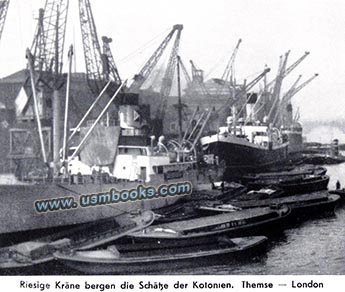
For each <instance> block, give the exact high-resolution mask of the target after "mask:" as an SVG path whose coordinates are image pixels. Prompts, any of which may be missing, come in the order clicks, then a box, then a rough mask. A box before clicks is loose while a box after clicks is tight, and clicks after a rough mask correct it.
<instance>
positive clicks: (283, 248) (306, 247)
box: [1, 163, 345, 275]
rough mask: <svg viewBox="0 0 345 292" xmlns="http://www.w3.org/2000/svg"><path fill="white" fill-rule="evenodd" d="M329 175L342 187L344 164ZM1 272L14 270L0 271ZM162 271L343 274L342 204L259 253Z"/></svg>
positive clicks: (53, 266)
mask: <svg viewBox="0 0 345 292" xmlns="http://www.w3.org/2000/svg"><path fill="white" fill-rule="evenodd" d="M326 167H327V169H328V171H327V174H328V175H329V176H330V183H329V189H334V188H335V183H336V181H337V180H339V181H340V182H341V183H342V186H344V187H345V163H343V164H339V165H332V166H326ZM1 273H2V274H8V273H10V274H13V272H9V271H2V272H1ZM14 274H24V275H25V274H34V275H37V274H46V275H51V274H55V275H73V274H74V275H75V274H79V273H78V272H75V271H73V270H69V269H66V268H64V267H63V266H62V265H60V264H59V263H57V262H53V263H50V264H48V265H47V266H43V267H40V268H30V269H26V270H25V271H20V272H18V273H17V272H14ZM164 274H207V275H216V274H218V275H221V274H223V275H224V274H225V275H241V274H246V275H293V274H295V275H296V274H298V275H303V274H313V275H326V274H328V275H338V274H340V275H345V206H343V207H338V208H337V209H336V212H335V215H334V216H331V217H326V218H320V219H312V220H308V221H304V222H303V223H301V224H299V225H297V226H295V227H293V228H290V229H287V230H285V231H284V232H283V234H281V235H279V236H277V237H275V238H274V239H272V238H271V239H270V240H269V243H268V248H267V251H266V252H262V253H261V254H260V255H259V256H256V257H253V258H249V259H248V258H247V259H245V260H243V261H242V260H240V261H237V262H232V263H228V264H222V265H205V266H203V267H199V268H195V267H193V268H192V269H183V270H174V269H171V270H167V271H164Z"/></svg>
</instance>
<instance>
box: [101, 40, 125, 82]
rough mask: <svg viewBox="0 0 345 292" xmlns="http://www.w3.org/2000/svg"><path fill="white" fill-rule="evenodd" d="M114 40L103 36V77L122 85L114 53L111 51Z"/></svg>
mask: <svg viewBox="0 0 345 292" xmlns="http://www.w3.org/2000/svg"><path fill="white" fill-rule="evenodd" d="M112 41H113V40H112V38H109V37H106V36H103V37H102V42H103V52H102V61H103V75H104V78H105V80H107V81H108V80H113V81H114V82H115V84H117V85H118V84H121V83H122V80H121V77H120V74H119V71H118V69H117V66H116V63H115V59H114V56H113V53H112V52H111V49H110V43H111V42H112Z"/></svg>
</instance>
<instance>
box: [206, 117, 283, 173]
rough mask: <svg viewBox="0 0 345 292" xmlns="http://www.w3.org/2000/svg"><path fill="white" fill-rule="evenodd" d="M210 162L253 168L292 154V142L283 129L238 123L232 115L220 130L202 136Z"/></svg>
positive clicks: (276, 161) (275, 161) (207, 161)
mask: <svg viewBox="0 0 345 292" xmlns="http://www.w3.org/2000/svg"><path fill="white" fill-rule="evenodd" d="M200 142H201V145H202V150H203V154H204V155H203V159H204V162H206V163H207V164H220V163H225V166H226V168H227V169H243V170H248V171H253V170H255V169H260V168H266V167H269V166H273V165H276V164H279V163H280V162H282V161H284V160H286V159H287V157H288V144H289V143H288V142H287V141H285V140H284V139H283V136H282V135H281V133H280V131H279V130H278V129H276V128H273V127H271V126H269V125H265V124H249V123H248V124H247V125H245V124H244V123H243V124H241V123H238V125H236V124H235V125H234V124H233V123H232V121H231V119H228V124H227V126H225V127H220V128H219V131H218V133H217V134H214V135H209V136H204V137H202V138H201V140H200Z"/></svg>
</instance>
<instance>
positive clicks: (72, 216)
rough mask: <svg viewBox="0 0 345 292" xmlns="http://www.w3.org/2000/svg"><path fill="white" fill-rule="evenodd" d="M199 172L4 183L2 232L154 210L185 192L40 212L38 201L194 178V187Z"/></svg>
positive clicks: (0, 188) (76, 198)
mask: <svg viewBox="0 0 345 292" xmlns="http://www.w3.org/2000/svg"><path fill="white" fill-rule="evenodd" d="M194 177H195V176H194V175H190V174H186V175H184V176H183V177H181V178H179V179H173V180H168V181H167V180H156V181H154V182H150V183H140V182H125V181H124V182H115V183H100V182H99V183H80V184H61V183H41V184H39V183H38V184H8V185H0V197H1V204H0V219H1V224H0V234H9V233H17V232H23V231H30V230H35V229H46V228H53V227H61V226H69V225H74V224H82V223H87V222H91V221H96V220H101V219H105V218H110V217H116V216H119V215H121V214H124V213H127V212H133V211H138V210H140V209H147V210H154V209H158V208H162V207H164V206H167V205H170V204H173V203H175V202H176V201H177V200H178V199H179V198H180V197H181V196H180V195H176V196H166V197H164V198H156V199H141V200H137V201H130V202H120V203H113V204H102V205H98V206H96V205H94V206H88V207H83V206H80V204H79V206H78V207H76V208H71V209H68V210H59V211H48V212H41V213H39V212H37V211H36V209H35V201H37V200H47V199H56V198H67V197H73V198H74V201H75V202H78V203H79V201H80V198H81V196H82V195H90V194H99V193H105V192H109V191H110V190H111V189H116V190H117V191H120V190H131V189H133V188H137V187H138V186H139V185H143V186H149V187H155V188H158V187H159V186H160V185H161V184H170V183H174V182H191V184H192V186H193V188H194V187H195V186H196V184H195V182H196V181H195V178H194Z"/></svg>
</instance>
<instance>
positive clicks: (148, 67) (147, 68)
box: [129, 24, 183, 92]
mask: <svg viewBox="0 0 345 292" xmlns="http://www.w3.org/2000/svg"><path fill="white" fill-rule="evenodd" d="M182 29H183V26H182V25H181V24H176V25H174V26H173V28H172V30H171V31H170V32H169V34H168V35H167V36H166V37H165V39H164V40H163V41H162V43H161V44H160V45H159V47H158V48H157V49H156V50H155V52H154V53H153V54H152V56H151V57H150V58H149V60H148V61H147V62H146V63H145V65H144V66H143V68H142V69H141V70H140V72H139V73H138V74H136V75H135V76H134V78H133V79H134V80H133V82H132V84H131V86H130V88H129V90H130V91H131V92H137V91H138V90H139V89H140V87H141V86H142V85H143V84H144V82H145V81H146V80H147V78H148V77H149V76H150V74H151V72H152V70H153V68H154V67H155V66H156V65H157V63H158V61H159V60H160V58H161V57H162V55H163V53H164V51H165V49H166V47H167V46H168V44H169V42H170V40H171V38H172V37H173V35H174V34H175V32H176V31H177V32H181V30H182Z"/></svg>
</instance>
